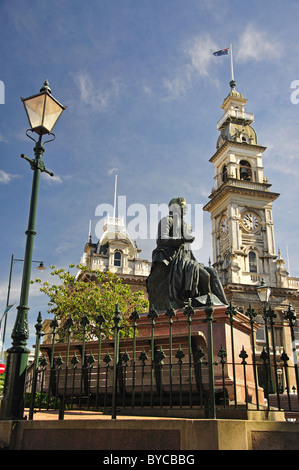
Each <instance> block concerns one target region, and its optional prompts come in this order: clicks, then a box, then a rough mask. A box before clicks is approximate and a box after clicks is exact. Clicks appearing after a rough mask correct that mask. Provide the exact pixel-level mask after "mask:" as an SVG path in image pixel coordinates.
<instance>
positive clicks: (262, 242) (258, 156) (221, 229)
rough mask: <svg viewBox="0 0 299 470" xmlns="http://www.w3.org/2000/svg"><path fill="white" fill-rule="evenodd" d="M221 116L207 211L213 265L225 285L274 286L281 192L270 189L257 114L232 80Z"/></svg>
mask: <svg viewBox="0 0 299 470" xmlns="http://www.w3.org/2000/svg"><path fill="white" fill-rule="evenodd" d="M230 87H231V91H230V93H229V94H228V96H227V97H226V98H225V100H224V102H223V104H222V106H221V107H222V109H223V112H224V113H223V116H222V117H221V119H220V120H219V121H218V123H217V130H218V131H220V135H219V137H218V140H217V145H216V152H215V153H214V155H213V156H212V157H211V159H210V162H211V163H213V165H214V180H215V184H214V188H213V189H212V193H211V195H210V196H209V199H210V201H209V202H208V204H206V206H205V207H204V210H206V211H208V212H210V214H211V220H212V239H213V256H214V267H215V268H216V270H217V271H218V273H219V276H220V279H221V281H222V284H223V285H224V286H226V285H228V284H246V285H256V284H259V283H260V281H261V279H264V281H265V282H266V283H267V284H268V285H271V286H276V285H277V282H278V280H277V279H278V278H277V263H276V262H275V260H276V258H277V255H276V251H275V238H274V224H273V217H272V203H273V201H275V199H276V198H277V197H278V196H279V194H277V193H274V192H272V191H271V190H270V188H271V184H270V183H269V182H268V179H267V178H266V177H265V175H264V168H263V152H264V151H265V150H266V147H263V146H261V145H259V144H258V141H257V135H256V132H255V130H254V129H253V127H252V126H251V124H252V123H253V121H254V115H253V114H252V113H248V112H246V111H245V104H246V103H247V100H246V99H245V98H244V97H243V95H242V94H241V93H238V92H237V90H236V84H235V81H234V80H232V81H231V82H230Z"/></svg>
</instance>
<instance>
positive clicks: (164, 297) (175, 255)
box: [146, 197, 228, 310]
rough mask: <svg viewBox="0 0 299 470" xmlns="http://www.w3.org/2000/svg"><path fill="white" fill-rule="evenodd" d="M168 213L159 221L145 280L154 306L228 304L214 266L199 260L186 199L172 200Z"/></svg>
mask: <svg viewBox="0 0 299 470" xmlns="http://www.w3.org/2000/svg"><path fill="white" fill-rule="evenodd" d="M168 206H169V215H168V216H166V217H164V218H162V219H161V220H160V222H159V225H158V236H157V247H156V248H155V250H154V251H153V253H152V268H151V272H150V275H149V277H148V278H147V280H146V285H147V291H148V296H149V302H150V306H151V308H152V307H154V308H155V309H157V310H165V309H167V308H168V307H169V305H170V304H171V305H172V307H173V308H182V307H184V306H185V305H186V303H187V302H188V301H189V299H191V305H192V306H194V307H199V306H202V305H205V304H206V301H207V295H208V294H210V297H211V301H212V304H214V305H223V304H225V305H227V304H228V302H227V299H226V296H225V293H224V290H223V287H222V285H221V282H220V280H219V277H218V274H217V272H216V271H215V269H213V268H211V267H206V266H204V265H203V264H202V263H199V262H198V261H197V260H196V259H195V257H194V255H193V253H192V251H191V249H190V247H189V244H190V243H192V242H193V241H194V239H195V237H194V236H193V234H192V229H191V227H190V226H189V225H188V224H187V222H186V221H185V220H184V215H185V214H186V211H187V204H186V200H185V199H184V198H182V197H177V198H174V199H172V200H171V201H170V202H169V205H168Z"/></svg>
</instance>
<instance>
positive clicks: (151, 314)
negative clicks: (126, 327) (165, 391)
mask: <svg viewBox="0 0 299 470" xmlns="http://www.w3.org/2000/svg"><path fill="white" fill-rule="evenodd" d="M158 316H159V315H158V313H157V312H156V310H155V309H154V307H152V309H151V310H150V311H149V313H148V315H147V318H149V319H150V320H151V396H150V406H151V408H152V407H153V395H154V370H155V340H154V327H155V319H156V318H158Z"/></svg>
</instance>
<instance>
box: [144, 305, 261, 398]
mask: <svg viewBox="0 0 299 470" xmlns="http://www.w3.org/2000/svg"><path fill="white" fill-rule="evenodd" d="M226 311H227V306H214V313H213V319H214V322H213V325H212V328H213V354H214V362H217V364H216V365H215V366H214V379H215V389H216V388H217V389H221V388H222V387H223V374H222V365H221V363H220V357H219V356H218V353H219V350H220V348H223V349H224V350H225V352H226V354H227V356H226V358H225V366H224V382H225V388H226V390H227V392H228V395H229V399H230V400H232V401H236V402H237V403H239V404H241V403H245V402H246V392H247V402H248V403H254V404H256V403H257V402H258V403H259V404H260V405H262V406H263V405H264V391H263V389H262V388H261V387H259V386H258V385H256V383H255V377H254V368H253V357H252V344H251V326H250V323H249V319H248V317H246V316H245V315H244V314H242V313H240V312H237V313H236V315H234V317H233V319H234V321H233V332H232V329H231V324H230V319H229V316H228V315H227V314H226ZM157 313H158V314H159V316H158V317H157V318H156V319H155V325H154V339H155V341H156V342H157V344H159V342H160V340H162V339H163V340H164V343H165V342H167V337H169V331H170V330H169V318H168V317H167V316H166V315H165V312H164V311H163V312H157ZM175 313H176V315H175V316H174V317H173V318H172V321H173V323H172V337H173V338H177V339H178V338H179V337H182V338H184V339H185V341H186V338H188V322H187V317H186V315H185V314H184V310H183V309H177V310H175ZM205 320H206V313H205V308H204V307H201V308H194V314H192V315H191V324H190V334H191V337H192V341H193V344H195V345H198V344H200V346H201V348H202V349H203V351H204V353H205V356H204V358H203V362H205V361H207V360H208V330H207V328H208V325H207V323H206V321H205ZM151 331H152V330H151V321H150V320H149V319H148V318H147V314H143V315H140V319H139V320H138V337H139V338H144V337H148V338H149V337H151ZM232 336H233V338H232ZM243 348H244V350H245V351H246V353H247V355H248V357H246V366H245V374H246V377H245V376H244V366H243V364H242V358H240V357H239V355H240V352H241V351H242V349H243ZM233 357H234V361H233ZM205 380H206V383H208V382H207V381H208V378H207V377H206V379H205ZM235 395H236V396H235Z"/></svg>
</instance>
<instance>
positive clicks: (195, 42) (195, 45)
mask: <svg viewBox="0 0 299 470" xmlns="http://www.w3.org/2000/svg"><path fill="white" fill-rule="evenodd" d="M223 47H224V46H223ZM218 49H219V47H218V46H217V45H216V44H215V42H214V41H213V40H212V39H211V38H210V36H209V34H204V35H202V36H197V37H194V38H193V39H192V40H190V41H189V43H188V45H187V48H186V52H187V55H188V57H189V59H190V60H191V65H190V67H189V70H190V72H191V73H194V72H197V73H198V74H199V75H200V76H203V77H206V76H208V75H209V72H210V70H209V69H210V65H211V62H212V61H213V60H215V57H213V52H215V51H216V50H218Z"/></svg>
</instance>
